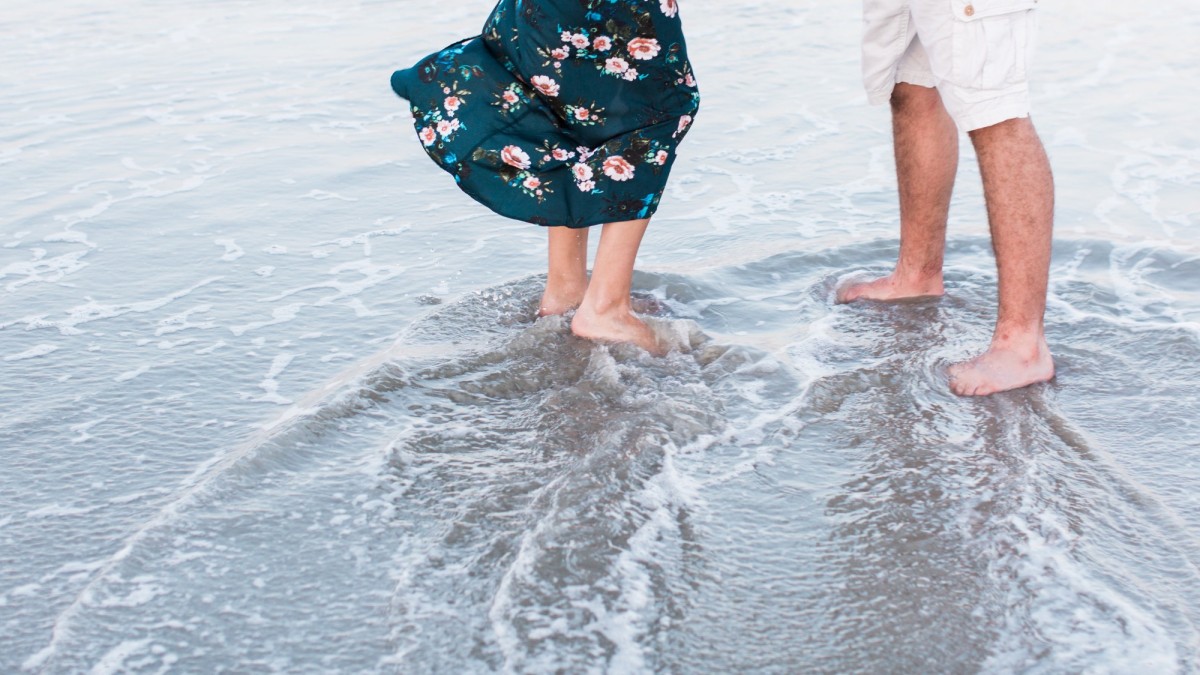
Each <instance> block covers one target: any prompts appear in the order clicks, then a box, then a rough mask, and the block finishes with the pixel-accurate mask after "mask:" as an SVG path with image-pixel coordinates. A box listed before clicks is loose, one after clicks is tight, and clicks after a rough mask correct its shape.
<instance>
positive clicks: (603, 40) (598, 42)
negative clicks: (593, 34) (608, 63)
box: [592, 35, 612, 52]
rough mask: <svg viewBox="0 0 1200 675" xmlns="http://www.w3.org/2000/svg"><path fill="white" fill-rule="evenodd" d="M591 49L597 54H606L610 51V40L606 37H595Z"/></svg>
mask: <svg viewBox="0 0 1200 675" xmlns="http://www.w3.org/2000/svg"><path fill="white" fill-rule="evenodd" d="M592 49H595V50H596V51H598V52H606V51H608V50H610V49H612V38H610V37H608V36H607V35H601V36H600V37H597V38H596V39H595V40H592Z"/></svg>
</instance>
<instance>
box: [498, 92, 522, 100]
mask: <svg viewBox="0 0 1200 675" xmlns="http://www.w3.org/2000/svg"><path fill="white" fill-rule="evenodd" d="M501 96H502V97H503V98H504V102H505V103H516V102H517V101H520V100H521V97H520V96H517V92H515V91H513V90H512V89H505V90H504V93H503V94H501Z"/></svg>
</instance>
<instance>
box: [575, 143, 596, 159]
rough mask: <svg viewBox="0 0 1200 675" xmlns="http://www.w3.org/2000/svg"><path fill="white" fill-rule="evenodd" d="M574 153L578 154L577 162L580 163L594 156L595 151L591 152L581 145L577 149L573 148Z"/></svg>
mask: <svg viewBox="0 0 1200 675" xmlns="http://www.w3.org/2000/svg"><path fill="white" fill-rule="evenodd" d="M575 152H578V153H579V161H581V162H586V161H588V158H589V157H591V156H592V155H594V154H596V151H595V150H592V149H591V148H585V147H583V146H582V145H581V146H579V147H578V148H575Z"/></svg>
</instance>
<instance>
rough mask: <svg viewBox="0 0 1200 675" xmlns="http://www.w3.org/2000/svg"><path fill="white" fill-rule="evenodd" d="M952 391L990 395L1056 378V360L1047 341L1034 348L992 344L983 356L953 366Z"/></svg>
mask: <svg viewBox="0 0 1200 675" xmlns="http://www.w3.org/2000/svg"><path fill="white" fill-rule="evenodd" d="M948 372H949V374H950V389H951V390H952V391H953V392H954V393H956V394H958V395H959V396H987V395H989V394H995V393H997V392H1001V391H1008V390H1010V389H1020V388H1021V387H1027V386H1029V385H1031V384H1036V383H1038V382H1047V381H1049V380H1050V379H1052V378H1053V377H1054V358H1053V357H1052V356H1051V355H1050V347H1049V345H1047V344H1046V339H1045V338H1040V339H1039V340H1038V341H1037V342H1036V343H1035V344H1034V346H1033V347H1027V346H1026V347H1023V348H1018V347H1015V346H1011V344H997V343H995V342H993V343H992V346H991V347H990V348H989V349H988V350H987V351H986V352H984V353H983V354H980V355H979V356H977V357H975V358H973V359H971V360H970V361H966V362H963V363H956V364H954V365H953V366H950V368H949V370H948Z"/></svg>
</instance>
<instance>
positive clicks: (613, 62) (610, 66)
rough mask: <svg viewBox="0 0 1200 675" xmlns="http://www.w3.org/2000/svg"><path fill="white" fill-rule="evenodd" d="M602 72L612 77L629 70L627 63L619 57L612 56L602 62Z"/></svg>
mask: <svg viewBox="0 0 1200 675" xmlns="http://www.w3.org/2000/svg"><path fill="white" fill-rule="evenodd" d="M604 70H606V71H608V72H610V73H612V74H614V75H620V74H621V73H623V72H625V71H627V70H629V62H628V61H626V60H625V59H623V58H621V57H619V56H614V57H612V58H611V59H609V60H607V61H605V62H604Z"/></svg>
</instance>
